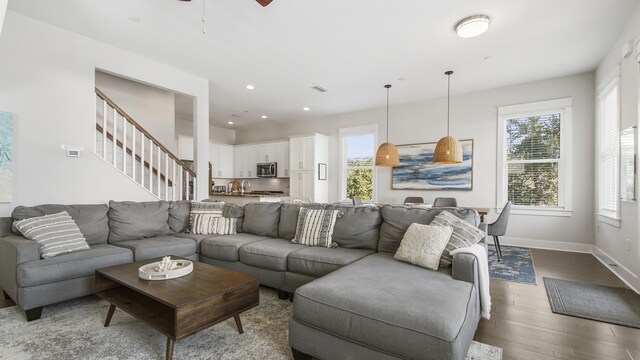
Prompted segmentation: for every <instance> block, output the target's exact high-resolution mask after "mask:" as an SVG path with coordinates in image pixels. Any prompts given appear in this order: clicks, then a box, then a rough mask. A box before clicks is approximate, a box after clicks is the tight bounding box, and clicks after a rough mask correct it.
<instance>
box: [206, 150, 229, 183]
mask: <svg viewBox="0 0 640 360" xmlns="http://www.w3.org/2000/svg"><path fill="white" fill-rule="evenodd" d="M234 153H235V151H234V149H233V146H232V145H223V144H210V145H209V161H210V162H211V167H212V173H211V176H212V177H213V178H214V179H216V178H217V179H231V178H233V177H235V173H234V166H235V164H234V155H235V154H234Z"/></svg>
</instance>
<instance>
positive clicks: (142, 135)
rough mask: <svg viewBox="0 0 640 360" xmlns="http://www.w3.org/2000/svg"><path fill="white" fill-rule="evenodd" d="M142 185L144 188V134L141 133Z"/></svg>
mask: <svg viewBox="0 0 640 360" xmlns="http://www.w3.org/2000/svg"><path fill="white" fill-rule="evenodd" d="M140 148H141V151H140V185H142V187H144V133H143V132H140Z"/></svg>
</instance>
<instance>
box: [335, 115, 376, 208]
mask: <svg viewBox="0 0 640 360" xmlns="http://www.w3.org/2000/svg"><path fill="white" fill-rule="evenodd" d="M340 142H341V147H340V152H341V154H340V158H341V159H342V166H341V176H340V178H341V194H340V196H341V198H342V199H343V200H348V199H351V198H353V197H354V196H357V197H359V198H360V199H362V200H366V201H373V200H374V199H375V186H374V185H375V173H376V171H375V166H374V158H375V152H376V147H375V146H376V142H377V128H376V126H361V127H353V128H343V129H340Z"/></svg>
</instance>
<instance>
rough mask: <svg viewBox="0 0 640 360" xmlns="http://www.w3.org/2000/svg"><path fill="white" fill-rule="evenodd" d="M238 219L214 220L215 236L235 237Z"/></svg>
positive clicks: (218, 218)
mask: <svg viewBox="0 0 640 360" xmlns="http://www.w3.org/2000/svg"><path fill="white" fill-rule="evenodd" d="M237 222H238V219H237V218H227V217H217V218H214V219H213V224H212V227H213V234H216V235H234V234H236V233H237V232H236V224H237Z"/></svg>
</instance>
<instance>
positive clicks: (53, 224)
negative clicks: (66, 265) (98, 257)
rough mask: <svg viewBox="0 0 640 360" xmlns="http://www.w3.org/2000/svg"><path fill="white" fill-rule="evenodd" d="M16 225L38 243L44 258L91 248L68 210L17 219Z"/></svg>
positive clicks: (27, 236) (25, 235)
mask: <svg viewBox="0 0 640 360" xmlns="http://www.w3.org/2000/svg"><path fill="white" fill-rule="evenodd" d="M14 225H15V226H16V228H17V229H18V230H20V232H21V233H22V234H23V235H24V237H26V238H27V239H29V240H33V241H35V242H36V243H37V244H38V250H39V252H40V257H42V258H50V257H54V256H58V255H62V254H67V253H72V252H75V251H80V250H88V249H89V244H87V241H86V240H85V238H84V236H83V235H82V233H81V232H80V229H79V228H78V225H76V223H75V222H74V221H73V219H72V218H71V216H69V214H67V212H66V211H63V212H59V213H56V214H51V215H43V216H37V217H32V218H29V219H24V220H20V221H16V222H15V224H14Z"/></svg>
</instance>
